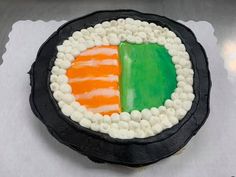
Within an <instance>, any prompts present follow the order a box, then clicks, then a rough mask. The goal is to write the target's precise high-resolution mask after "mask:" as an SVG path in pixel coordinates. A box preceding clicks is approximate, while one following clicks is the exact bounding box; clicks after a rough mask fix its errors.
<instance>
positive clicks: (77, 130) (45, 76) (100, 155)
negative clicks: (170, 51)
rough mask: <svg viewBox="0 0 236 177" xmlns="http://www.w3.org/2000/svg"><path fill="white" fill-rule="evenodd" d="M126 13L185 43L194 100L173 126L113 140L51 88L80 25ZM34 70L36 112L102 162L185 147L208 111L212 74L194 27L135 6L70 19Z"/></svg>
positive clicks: (125, 161)
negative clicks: (70, 113)
mask: <svg viewBox="0 0 236 177" xmlns="http://www.w3.org/2000/svg"><path fill="white" fill-rule="evenodd" d="M126 17H131V18H134V19H140V20H144V21H148V22H153V23H156V24H158V25H160V26H163V27H167V28H169V29H170V30H172V31H174V32H175V33H176V34H177V36H178V37H179V38H180V39H181V40H182V42H183V43H184V45H185V47H186V50H187V52H188V53H189V55H190V58H191V62H192V65H193V70H194V85H193V88H194V94H195V99H194V101H193V105H192V107H191V109H190V110H189V111H188V113H187V114H186V116H185V117H184V118H183V119H182V120H181V121H180V122H179V123H178V124H177V125H175V126H173V127H172V128H170V129H167V130H165V131H163V132H161V133H160V134H158V135H155V136H153V137H148V138H144V139H137V138H135V139H131V140H120V139H114V138H111V137H110V136H109V135H107V134H103V133H100V132H94V131H92V130H90V129H87V128H84V127H82V126H80V125H79V124H78V123H76V122H73V121H72V120H71V119H70V118H69V117H66V116H65V115H63V114H62V113H61V111H60V109H59V107H58V105H57V102H56V100H55V99H54V98H53V97H52V92H51V90H50V88H49V83H50V82H49V76H50V73H51V68H52V66H53V63H54V60H55V59H56V53H57V49H56V46H57V45H59V44H61V43H62V42H63V41H64V40H65V39H66V38H68V37H69V36H71V35H72V33H73V32H74V31H76V30H80V29H83V28H87V27H90V26H94V25H95V24H97V23H100V22H102V21H106V20H112V19H118V18H126ZM29 73H30V84H31V94H30V105H31V108H32V110H33V112H34V113H35V115H36V116H37V117H38V118H39V119H40V120H41V121H42V122H43V123H44V124H45V125H46V127H47V128H48V130H49V132H50V133H51V134H52V135H53V136H54V137H55V138H56V139H57V140H58V141H60V142H61V143H63V144H65V145H67V146H69V147H71V148H72V149H74V150H76V151H78V152H81V153H82V154H85V155H86V156H88V157H89V158H90V159H92V160H94V161H97V162H110V163H115V164H122V165H127V166H143V165H147V164H150V163H154V162H156V161H159V160H161V159H163V158H165V157H168V156H170V155H172V154H174V153H175V152H177V151H178V150H180V149H181V148H182V147H183V146H184V145H185V144H186V143H187V142H188V141H189V140H190V139H191V137H192V136H194V135H195V134H196V133H197V131H198V130H199V129H200V127H201V126H202V125H203V124H204V122H205V121H206V119H207V117H208V114H209V97H210V88H211V79H210V72H209V69H208V61H207V56H206V53H205V51H204V49H203V47H202V46H201V45H200V44H199V43H198V42H197V40H196V37H195V36H194V34H193V32H192V31H191V30H190V29H189V28H187V27H186V26H184V25H182V24H180V23H177V22H175V21H173V20H171V19H168V18H166V17H163V16H158V15H154V14H146V13H141V12H137V11H133V10H114V11H98V12H94V13H91V14H89V15H86V16H83V17H81V18H77V19H74V20H72V21H69V22H67V23H66V24H64V25H62V26H61V27H60V28H59V29H58V30H57V31H56V32H54V33H53V34H52V35H51V36H50V37H49V38H48V40H47V41H46V42H45V43H44V44H43V45H42V46H41V47H40V49H39V51H38V54H37V57H36V60H35V62H34V63H33V65H32V67H31V70H30V72H29Z"/></svg>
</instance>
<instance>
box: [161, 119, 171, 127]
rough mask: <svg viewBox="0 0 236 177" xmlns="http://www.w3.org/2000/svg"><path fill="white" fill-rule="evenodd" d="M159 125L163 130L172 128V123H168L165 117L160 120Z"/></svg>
mask: <svg viewBox="0 0 236 177" xmlns="http://www.w3.org/2000/svg"><path fill="white" fill-rule="evenodd" d="M161 125H162V127H163V129H166V128H170V127H172V123H171V122H170V121H169V119H168V118H167V117H165V118H164V119H162V121H161Z"/></svg>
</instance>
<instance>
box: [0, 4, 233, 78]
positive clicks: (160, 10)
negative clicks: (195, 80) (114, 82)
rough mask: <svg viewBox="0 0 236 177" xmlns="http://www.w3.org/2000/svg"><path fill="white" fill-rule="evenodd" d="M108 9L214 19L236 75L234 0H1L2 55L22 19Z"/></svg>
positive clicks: (66, 17) (220, 43) (67, 17)
mask: <svg viewBox="0 0 236 177" xmlns="http://www.w3.org/2000/svg"><path fill="white" fill-rule="evenodd" d="M105 9H134V10H138V11H142V12H148V13H155V14H160V15H164V16H167V17H169V18H172V19H175V20H184V21H188V20H196V21H200V20H204V21H208V22H210V23H211V24H212V25H213V27H214V28H215V35H216V37H217V38H218V47H219V51H220V52H222V51H223V52H222V53H223V56H224V58H225V61H226V65H227V67H228V68H229V71H230V72H231V71H232V74H233V75H236V54H232V53H236V1H234V0H226V1H225V0H198V1H195V0H175V1H174V0H173V1H171V0H168V1H164V0H158V1H154V0H145V1H144V0H80V1H78V0H41V1H40V0H0V27H1V28H0V44H1V45H0V56H2V54H3V53H4V51H5V44H6V42H7V41H8V33H9V32H10V31H11V26H12V24H13V23H14V22H16V21H18V20H39V19H40V20H45V21H48V20H70V19H73V18H76V17H79V16H82V15H85V14H87V13H90V12H93V11H96V10H105ZM22 37H23V36H22ZM232 55H233V56H232ZM229 58H230V59H229Z"/></svg>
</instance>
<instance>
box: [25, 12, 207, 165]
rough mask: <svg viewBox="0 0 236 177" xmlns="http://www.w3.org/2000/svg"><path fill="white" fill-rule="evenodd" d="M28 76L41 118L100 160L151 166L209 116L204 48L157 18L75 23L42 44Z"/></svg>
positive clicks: (123, 15)
mask: <svg viewBox="0 0 236 177" xmlns="http://www.w3.org/2000/svg"><path fill="white" fill-rule="evenodd" d="M30 75H31V85H32V92H31V96H30V103H31V107H32V110H33V111H34V113H35V114H36V116H37V117H38V118H39V119H40V120H41V121H42V122H43V123H44V124H45V125H46V126H47V128H48V130H49V131H50V133H51V134H52V135H53V136H54V137H56V138H57V139H58V140H59V141H60V142H62V143H64V144H66V145H67V146H69V147H71V148H73V149H75V150H77V151H79V152H81V153H83V154H85V155H86V156H88V157H89V158H90V159H92V160H93V161H97V162H110V163H116V164H123V165H127V166H143V165H147V164H150V163H154V162H156V161H158V160H160V159H162V158H164V157H167V156H170V155H171V154H173V153H175V152H176V151H178V150H179V149H181V148H182V147H183V146H184V145H185V144H186V143H187V142H188V140H190V138H191V137H192V136H193V135H195V134H196V132H197V131H198V129H199V128H200V127H201V126H202V124H203V123H204V122H205V120H206V118H207V116H208V113H209V91H210V86H211V81H210V75H209V70H208V64H207V57H206V55H205V52H204V49H203V48H202V47H201V45H200V44H199V43H198V42H197V41H196V38H195V36H194V34H193V33H192V32H191V31H190V30H189V29H188V28H187V27H185V26H183V25H181V24H179V23H177V22H174V21H172V20H170V19H167V18H165V17H161V16H157V15H153V14H143V13H140V12H137V11H132V10H118V11H100V12H95V13H92V14H90V15H87V16H84V17H82V18H78V19H75V20H72V21H70V22H68V23H66V24H65V25H63V26H62V27H60V28H59V29H58V31H56V32H55V33H54V34H53V35H52V36H51V37H50V38H49V39H48V40H47V41H46V42H45V43H44V44H43V45H42V47H41V48H40V50H39V52H38V55H37V59H36V61H35V62H34V64H33V65H32V68H31V71H30Z"/></svg>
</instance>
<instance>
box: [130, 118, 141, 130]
mask: <svg viewBox="0 0 236 177" xmlns="http://www.w3.org/2000/svg"><path fill="white" fill-rule="evenodd" d="M129 128H130V129H132V130H135V129H139V128H140V124H139V123H138V122H136V121H133V120H131V121H129Z"/></svg>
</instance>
